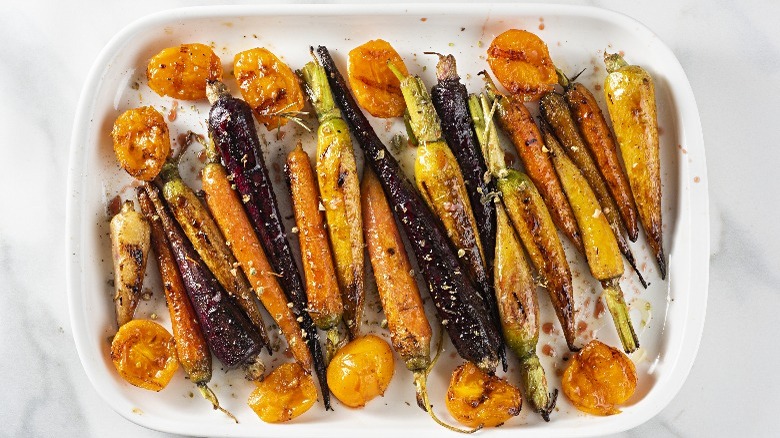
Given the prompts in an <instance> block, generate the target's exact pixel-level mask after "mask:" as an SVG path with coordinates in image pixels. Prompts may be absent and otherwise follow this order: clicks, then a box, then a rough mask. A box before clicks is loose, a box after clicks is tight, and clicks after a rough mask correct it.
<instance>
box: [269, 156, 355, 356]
mask: <svg viewBox="0 0 780 438" xmlns="http://www.w3.org/2000/svg"><path fill="white" fill-rule="evenodd" d="M284 171H285V174H286V175H287V183H288V185H289V186H290V195H291V196H292V205H293V211H294V212H295V223H296V224H297V226H298V242H299V244H300V247H301V259H302V260H303V277H304V278H305V279H306V297H307V298H308V300H309V301H308V302H309V308H308V310H309V314H310V315H311V318H312V319H313V320H314V324H316V325H317V327H319V328H320V329H322V330H326V331H327V332H328V338H327V339H328V343H327V347H328V348H327V349H326V352H327V356H326V357H332V356H333V354H334V353H335V352H336V349H337V348H338V345H339V343H340V340H339V333H338V331H339V328H338V327H339V322H340V321H341V316H342V313H343V309H344V306H343V304H342V302H341V294H340V293H339V285H338V282H337V281H336V269H335V268H334V267H333V256H332V255H331V252H330V246H329V245H328V236H327V234H325V220H324V218H323V217H322V212H321V211H320V210H319V203H320V201H319V196H318V195H317V185H316V183H315V182H314V172H312V170H311V164H310V163H309V154H307V153H306V152H304V150H303V148H302V147H301V142H300V141H299V142H298V145H297V146H296V147H295V149H293V151H292V152H290V154H289V155H287V164H286V166H285V168H284ZM354 304H355V303H353V305H354ZM356 331H357V330H356Z"/></svg>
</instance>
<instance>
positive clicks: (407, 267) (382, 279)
mask: <svg viewBox="0 0 780 438" xmlns="http://www.w3.org/2000/svg"><path fill="white" fill-rule="evenodd" d="M360 192H361V196H362V206H363V231H364V233H365V236H366V244H367V246H368V256H369V259H370V260H371V267H372V268H373V270H374V277H375V278H376V285H377V290H378V291H379V298H380V300H381V301H382V309H383V310H384V312H385V317H386V318H387V327H388V329H389V330H390V339H391V341H392V344H393V349H395V351H396V352H397V353H398V355H399V356H401V359H403V361H404V363H405V364H406V367H407V368H408V369H409V370H411V371H417V370H422V369H425V368H426V367H427V366H428V364H430V354H431V325H430V323H429V322H428V318H427V317H426V316H425V310H424V309H423V303H422V299H421V298H420V291H419V289H418V288H417V281H416V280H415V278H414V276H412V275H410V274H409V273H410V272H411V270H412V266H411V264H410V262H409V256H408V255H407V253H406V249H405V248H404V244H403V241H402V240H401V235H400V234H399V233H398V226H397V225H396V223H395V219H394V218H393V212H392V211H391V210H390V205H388V203H387V199H386V198H385V192H384V191H383V190H382V185H381V184H380V183H379V180H378V179H377V178H376V175H375V174H374V172H372V171H371V170H370V169H366V171H365V173H364V174H363V182H362V184H361V188H360Z"/></svg>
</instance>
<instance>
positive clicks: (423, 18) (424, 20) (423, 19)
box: [420, 17, 428, 23]
mask: <svg viewBox="0 0 780 438" xmlns="http://www.w3.org/2000/svg"><path fill="white" fill-rule="evenodd" d="M420 21H422V22H423V23H425V22H426V21H428V19H427V18H425V17H422V18H420Z"/></svg>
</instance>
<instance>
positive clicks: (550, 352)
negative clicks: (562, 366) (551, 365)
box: [542, 344, 555, 357]
mask: <svg viewBox="0 0 780 438" xmlns="http://www.w3.org/2000/svg"><path fill="white" fill-rule="evenodd" d="M542 354H543V355H545V356H549V357H555V349H554V348H553V347H552V345H550V344H544V345H542Z"/></svg>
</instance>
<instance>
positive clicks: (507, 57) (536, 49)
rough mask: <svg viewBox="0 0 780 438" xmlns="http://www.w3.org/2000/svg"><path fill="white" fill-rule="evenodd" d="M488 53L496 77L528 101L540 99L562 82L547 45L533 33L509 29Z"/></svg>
mask: <svg viewBox="0 0 780 438" xmlns="http://www.w3.org/2000/svg"><path fill="white" fill-rule="evenodd" d="M487 54H488V59H487V61H488V65H490V69H491V70H492V71H493V74H494V75H495V76H496V79H498V81H499V82H501V85H503V86H504V88H506V89H507V90H509V92H510V93H512V94H514V95H519V96H522V97H523V99H524V100H539V99H540V98H541V97H542V95H544V94H545V93H547V92H550V91H553V89H554V87H555V84H557V83H558V75H557V74H556V73H555V65H554V64H553V62H552V59H551V58H550V53H549V51H548V49H547V45H546V44H545V43H544V41H542V40H541V39H540V38H539V37H538V36H536V35H534V34H533V33H531V32H528V31H525V30H520V29H509V30H507V31H506V32H504V33H502V34H501V35H499V36H497V37H496V38H495V39H494V40H493V42H492V43H491V44H490V47H489V48H488V51H487Z"/></svg>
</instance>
